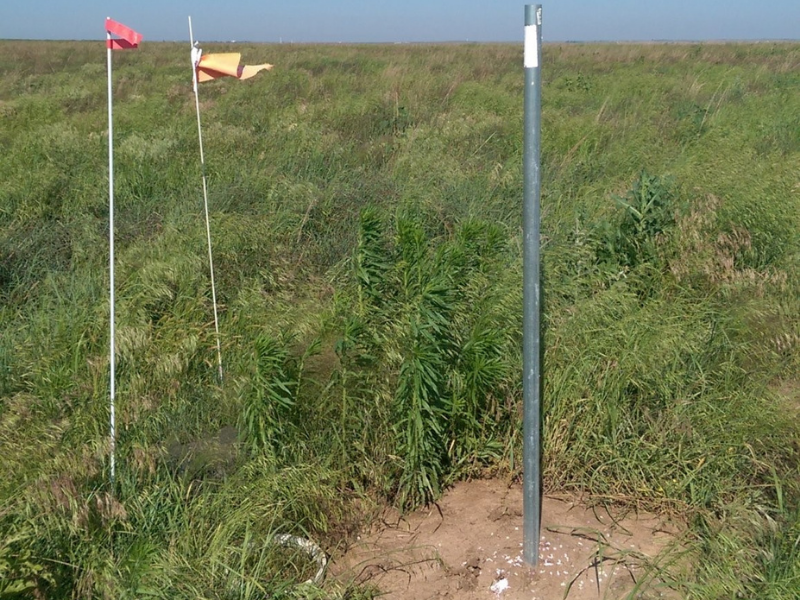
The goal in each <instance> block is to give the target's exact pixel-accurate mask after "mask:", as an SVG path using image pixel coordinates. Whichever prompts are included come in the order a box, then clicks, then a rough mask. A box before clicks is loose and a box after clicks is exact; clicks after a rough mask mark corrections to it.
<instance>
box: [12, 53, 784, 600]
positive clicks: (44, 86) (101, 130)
mask: <svg viewBox="0 0 800 600" xmlns="http://www.w3.org/2000/svg"><path fill="white" fill-rule="evenodd" d="M204 50H205V51H207V52H208V51H220V50H228V51H234V50H235V51H240V52H242V54H243V60H244V62H247V63H251V64H257V63H262V62H270V63H273V64H274V65H275V69H274V71H272V72H270V73H266V74H260V75H259V76H258V77H257V78H255V79H253V80H251V81H247V82H239V81H234V80H219V81H215V82H210V83H207V84H202V85H201V89H200V94H201V96H200V103H201V109H202V118H203V126H204V141H205V151H206V162H207V169H208V175H209V201H210V207H211V211H212V213H211V231H212V238H213V243H214V260H215V268H216V275H217V285H218V294H219V299H220V301H221V305H222V310H221V322H220V328H221V331H222V344H223V348H222V350H223V361H224V366H225V378H224V381H223V382H222V384H220V382H218V381H217V380H216V377H215V373H216V354H215V342H214V329H213V316H212V307H211V290H210V282H209V276H208V265H207V255H206V247H205V226H204V222H203V217H202V192H201V187H200V165H199V156H198V147H197V130H196V121H195V113H194V97H193V94H192V88H191V71H190V66H189V65H190V60H189V53H188V44H172V43H146V42H145V43H144V44H143V45H142V47H141V48H140V49H139V50H136V51H126V52H117V53H115V54H114V57H113V59H114V82H113V88H114V99H115V105H114V114H115V123H114V132H115V142H116V144H115V160H116V175H115V176H116V182H117V186H116V203H117V211H116V215H115V219H116V239H117V246H116V251H117V262H116V267H117V327H118V340H117V345H118V347H117V352H118V371H117V377H118V378H117V382H118V423H119V442H118V467H117V468H118V480H117V482H116V486H115V488H114V489H112V488H111V487H110V486H109V484H108V464H107V463H108V461H107V455H108V442H107V423H108V362H109V360H108V345H109V340H108V311H109V305H108V242H107V240H108V237H107V236H108V187H107V186H108V180H107V176H108V173H107V160H108V159H107V127H108V123H107V105H106V63H105V60H106V56H105V48H104V45H103V43H102V42H27V41H0V455H2V461H0V598H6V597H8V598H11V597H39V598H45V597H46V598H73V597H75V598H89V597H99V598H140V597H145V596H155V597H163V598H198V597H203V598H264V597H270V598H301V597H302V598H320V599H321V598H370V597H373V596H374V594H375V590H371V589H366V588H350V587H348V586H345V585H344V584H342V583H340V582H336V581H328V582H327V583H325V585H324V586H322V587H321V588H317V587H315V586H309V585H308V584H303V585H301V586H300V587H298V586H296V585H295V584H296V582H298V581H305V580H306V579H307V578H308V577H309V573H308V569H309V568H310V566H307V565H305V563H304V562H303V561H302V560H300V558H301V557H298V556H297V555H296V554H293V553H292V551H291V550H287V549H286V548H283V547H281V546H280V545H276V544H273V545H266V546H264V545H262V544H261V543H260V540H262V539H264V538H265V537H268V536H271V535H273V534H275V533H290V534H296V535H302V536H307V537H311V538H313V539H314V540H316V541H317V542H318V543H319V544H320V545H321V546H322V547H323V548H324V549H325V550H326V551H328V552H330V553H331V554H332V555H333V556H334V558H335V557H336V555H337V552H339V551H340V549H341V548H342V547H343V545H344V543H345V541H346V540H347V539H349V537H350V536H353V535H354V534H355V532H356V531H357V530H358V529H359V527H362V526H365V525H366V524H368V523H369V522H370V519H371V518H373V516H374V515H375V514H377V512H376V511H377V509H378V508H379V507H381V506H384V505H386V504H394V505H396V506H398V507H401V508H404V509H407V508H411V507H415V506H418V505H420V504H423V503H425V502H428V501H431V500H433V499H436V498H437V497H438V496H439V495H440V494H441V492H442V490H443V489H444V488H446V487H447V486H448V485H450V484H451V483H453V482H454V481H456V480H459V479H463V478H468V477H488V476H502V477H507V478H514V477H519V476H520V475H521V461H520V453H521V400H522V385H521V335H522V334H521V312H522V308H521V303H522V299H521V273H522V264H521V202H522V173H521V162H522V91H523V77H522V49H521V47H518V46H516V45H494V44H480V45H479V44H464V45H460V44H445V45H391V46H388V45H386V46H384V45H324V46H313V45H293V44H282V45H260V44H215V45H212V46H208V47H206V48H204ZM542 76H543V120H542V122H543V130H542V145H543V146H542V151H543V159H542V182H543V187H542V210H543V217H542V238H543V289H544V295H545V314H544V327H545V332H544V339H545V348H546V350H545V359H544V360H545V384H544V385H545V390H544V398H545V406H544V461H543V478H544V486H545V489H546V491H548V492H559V493H565V494H574V495H576V496H577V495H580V496H582V497H584V498H585V499H586V501H587V502H601V503H603V502H605V503H615V504H623V505H627V506H632V507H640V508H646V509H648V510H651V511H655V512H661V513H665V514H667V513H669V514H675V515H680V516H681V517H682V518H683V519H685V521H686V523H687V524H688V533H687V535H686V539H685V540H683V544H684V546H683V548H684V551H685V552H686V554H685V556H684V557H681V558H680V559H679V560H678V561H676V562H675V564H674V565H668V566H667V567H665V568H664V571H663V572H660V573H659V574H658V576H655V577H653V578H652V581H653V582H654V584H656V583H658V584H659V585H661V584H663V585H668V586H669V587H671V588H672V589H674V590H675V593H677V594H679V595H680V596H681V597H686V598H697V599H717V598H719V599H723V598H733V597H741V598H770V599H787V600H788V599H792V598H796V597H797V590H798V589H800V461H799V458H800V426H798V420H797V415H798V407H800V399H799V398H798V368H799V367H800V358H798V357H800V349H799V348H800V270H799V269H798V267H800V237H799V236H800V234H799V233H798V232H800V44H797V43H766V42H765V43H757V44H689V43H687V44H548V45H546V46H545V49H544V60H543V71H542ZM659 582H660V583H659ZM641 593H642V594H644V595H643V596H641V597H655V596H656V594H657V593H658V589H657V588H655V587H654V588H652V589H650V590H644V591H642V592H641ZM648 594H650V595H648Z"/></svg>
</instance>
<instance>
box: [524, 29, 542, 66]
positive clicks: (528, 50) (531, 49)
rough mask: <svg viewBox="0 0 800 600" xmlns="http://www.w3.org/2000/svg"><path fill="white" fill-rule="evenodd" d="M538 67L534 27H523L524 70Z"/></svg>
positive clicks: (535, 30) (537, 50) (536, 37)
mask: <svg viewBox="0 0 800 600" xmlns="http://www.w3.org/2000/svg"><path fill="white" fill-rule="evenodd" d="M538 66H539V36H538V31H537V27H536V25H526V26H525V68H526V69H535V68H536V67H538Z"/></svg>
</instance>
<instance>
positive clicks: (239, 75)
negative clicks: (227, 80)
mask: <svg viewBox="0 0 800 600" xmlns="http://www.w3.org/2000/svg"><path fill="white" fill-rule="evenodd" d="M241 58H242V55H241V54H239V53H238V52H227V53H224V54H203V52H202V50H200V48H194V49H192V61H193V62H194V68H195V69H196V71H197V81H199V82H201V83H202V82H204V81H211V80H212V79H218V78H219V77H236V79H250V78H251V77H252V76H253V75H255V74H256V73H258V72H259V71H269V70H271V69H272V65H270V64H263V65H243V64H241V63H240V61H241Z"/></svg>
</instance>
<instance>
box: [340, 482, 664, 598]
mask: <svg viewBox="0 0 800 600" xmlns="http://www.w3.org/2000/svg"><path fill="white" fill-rule="evenodd" d="M672 531H674V527H673V526H672V525H670V524H668V523H664V522H663V521H661V520H659V519H658V518H656V517H654V516H652V515H638V516H636V515H627V516H624V517H623V516H621V515H611V514H610V513H608V512H606V511H601V510H599V509H598V510H597V511H592V510H591V509H587V508H585V507H581V506H579V505H576V504H575V503H573V502H572V501H569V500H564V499H557V498H545V500H544V502H543V507H542V537H541V544H540V562H539V566H538V567H537V568H536V569H533V570H530V569H528V568H527V567H525V566H524V565H523V562H522V490H521V488H520V486H519V485H513V486H511V487H509V486H508V485H506V484H505V483H503V482H500V481H496V480H495V481H472V482H468V483H460V484H458V485H456V486H455V487H454V488H453V489H452V490H450V491H449V492H448V493H447V494H445V496H444V497H443V498H442V500H441V501H440V502H439V504H438V506H434V507H432V508H430V509H426V510H421V511H418V512H415V513H412V514H410V515H407V516H406V517H405V518H403V519H398V517H397V515H391V514H388V515H386V517H385V519H384V522H383V523H382V524H381V525H380V526H379V527H377V528H375V530H374V531H373V532H371V533H369V534H365V535H363V536H362V537H361V538H360V539H359V541H358V543H357V544H356V545H355V546H353V547H351V548H350V549H349V550H348V551H347V553H346V554H345V555H344V556H341V557H338V559H337V558H336V557H334V563H333V565H332V574H333V575H334V576H336V577H338V578H339V579H340V581H343V582H351V581H355V582H359V583H371V584H373V585H375V586H377V587H378V588H379V589H380V590H381V592H383V593H384V594H385V596H381V597H382V598H386V599H389V600H400V599H403V600H423V599H428V598H459V599H464V600H483V599H492V600H497V599H498V598H502V600H522V599H525V600H555V599H558V598H565V597H566V598H569V599H570V600H588V599H592V600H596V599H597V598H598V597H601V598H622V597H624V596H625V595H626V594H628V593H629V592H631V591H634V590H635V589H636V588H637V583H638V584H639V585H641V584H642V583H644V581H643V579H642V577H643V576H644V572H645V571H644V569H643V568H642V567H643V565H644V564H645V563H647V562H648V561H649V560H650V559H651V558H652V557H655V556H656V555H657V554H659V552H660V551H661V550H662V549H664V548H665V547H666V546H667V545H668V544H669V543H670V542H672V541H673V540H674V534H673V533H670V532H672ZM645 579H646V578H645ZM663 590H664V592H665V593H666V592H669V594H667V595H665V596H663V597H676V596H675V594H674V593H673V592H670V590H669V589H668V588H663ZM647 597H654V598H657V597H661V593H660V592H658V591H652V590H651V591H650V592H649V594H648V596H647Z"/></svg>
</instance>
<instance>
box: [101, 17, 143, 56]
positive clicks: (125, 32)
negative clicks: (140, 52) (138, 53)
mask: <svg viewBox="0 0 800 600" xmlns="http://www.w3.org/2000/svg"><path fill="white" fill-rule="evenodd" d="M106 31H107V32H108V33H110V34H111V35H116V36H117V38H119V39H115V38H110V37H109V38H108V39H107V40H106V48H111V49H112V50H131V49H133V48H138V47H139V42H141V41H142V34H141V33H138V32H136V31H134V30H133V29H131V28H130V27H126V26H125V25H123V24H122V23H117V22H116V21H115V20H114V19H111V18H108V17H106Z"/></svg>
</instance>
